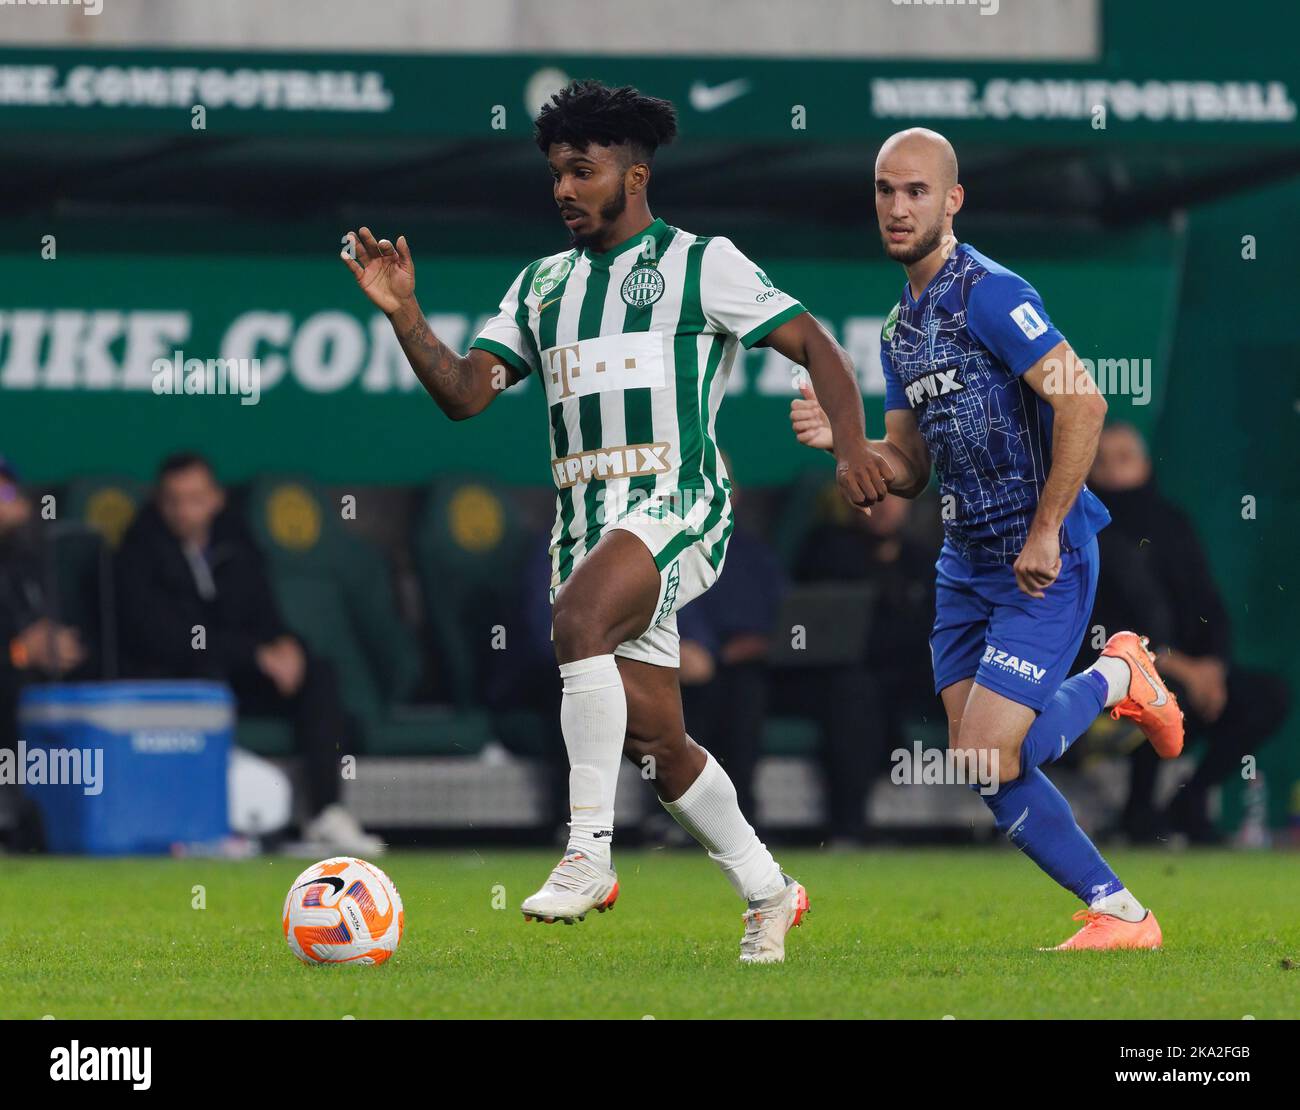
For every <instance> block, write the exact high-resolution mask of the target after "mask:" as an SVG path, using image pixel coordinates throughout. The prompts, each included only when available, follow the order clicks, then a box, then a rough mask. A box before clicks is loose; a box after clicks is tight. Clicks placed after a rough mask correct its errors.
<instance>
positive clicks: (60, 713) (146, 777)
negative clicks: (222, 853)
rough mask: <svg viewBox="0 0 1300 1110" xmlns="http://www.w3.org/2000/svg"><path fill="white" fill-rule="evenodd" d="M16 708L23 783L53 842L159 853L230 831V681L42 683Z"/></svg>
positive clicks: (79, 848) (107, 851)
mask: <svg viewBox="0 0 1300 1110" xmlns="http://www.w3.org/2000/svg"><path fill="white" fill-rule="evenodd" d="M18 717H19V728H20V731H19V739H20V741H21V743H22V744H23V745H25V749H26V759H25V762H24V768H25V770H24V775H25V779H26V783H25V787H24V788H25V790H26V791H27V793H28V794H29V795H30V796H31V797H32V798H34V799H35V801H36V803H37V805H38V806H39V807H40V810H41V814H42V817H43V818H44V822H45V837H46V841H47V843H48V845H49V849H50V851H52V852H75V853H86V854H89V855H122V854H126V853H140V854H144V853H159V852H169V851H171V849H172V846H173V845H175V844H178V843H180V844H193V843H195V842H211V841H216V840H219V839H220V838H222V837H224V836H226V835H228V833H229V831H230V828H229V816H228V812H227V803H226V789H227V788H226V776H227V766H228V764H229V761H230V747H231V743H232V736H233V732H234V726H235V703H234V698H233V697H232V696H231V693H230V690H229V689H228V688H227V687H226V686H225V685H224V684H222V683H219V682H84V683H69V684H66V685H58V684H55V685H50V686H35V687H29V688H28V689H26V690H24V691H23V694H22V701H21V703H20V707H19V714H18ZM42 761H44V769H43V771H42V770H41V769H40V765H41V763H42ZM96 767H97V768H98V770H97V771H96ZM37 774H40V775H41V777H42V778H43V779H44V780H45V781H44V782H42V783H34V782H33V781H32V779H34V778H36V777H37ZM96 776H97V779H98V781H95V782H88V781H85V780H89V779H92V778H94V777H96ZM51 778H54V779H57V780H58V781H56V782H51V781H50V780H51ZM69 780H73V781H69Z"/></svg>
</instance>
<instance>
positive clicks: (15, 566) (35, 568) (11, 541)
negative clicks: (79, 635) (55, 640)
mask: <svg viewBox="0 0 1300 1110" xmlns="http://www.w3.org/2000/svg"><path fill="white" fill-rule="evenodd" d="M48 610H49V606H48V605H47V604H46V596H45V571H44V565H43V562H42V559H41V553H40V549H39V548H38V547H37V546H36V544H35V543H34V542H33V541H32V540H31V537H30V536H28V535H27V534H26V533H25V532H16V533H14V534H12V535H9V536H5V537H3V539H0V647H2V648H3V654H4V658H5V661H6V662H7V661H8V659H9V642H10V641H11V640H12V639H13V638H14V637H15V636H17V635H18V634H19V633H20V632H22V631H23V630H24V629H26V628H29V627H31V626H32V625H33V624H35V623H36V622H37V621H38V620H40V619H41V617H48V616H53V614H52V613H50V612H49V611H48Z"/></svg>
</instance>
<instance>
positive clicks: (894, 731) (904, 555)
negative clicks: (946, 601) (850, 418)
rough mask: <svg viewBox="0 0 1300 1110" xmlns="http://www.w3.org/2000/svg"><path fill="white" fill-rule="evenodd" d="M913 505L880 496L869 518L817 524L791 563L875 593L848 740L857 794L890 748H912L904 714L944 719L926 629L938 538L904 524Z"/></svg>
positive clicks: (807, 573)
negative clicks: (865, 585)
mask: <svg viewBox="0 0 1300 1110" xmlns="http://www.w3.org/2000/svg"><path fill="white" fill-rule="evenodd" d="M912 507H913V503H912V502H911V501H908V500H906V499H905V498H902V497H892V496H891V497H886V498H885V499H884V500H883V501H881V502H879V503H878V504H876V505H873V506H872V508H871V515H870V516H866V515H864V514H862V513H852V514H850V513H845V512H841V511H840V510H839V506H834V517H833V519H831V520H828V521H826V522H825V523H822V524H819V525H818V526H816V527H815V528H814V529H813V530H812V531H811V532H810V533H809V534H808V537H807V538H806V539H805V540H804V543H803V546H802V547H801V549H800V552H799V555H798V557H797V559H796V561H795V578H796V579H797V580H799V581H800V582H864V581H865V582H871V583H874V584H875V585H876V586H877V587H878V590H879V593H878V596H877V597H876V600H875V605H874V608H873V611H872V616H871V623H870V626H869V629H868V633H867V641H866V643H865V644H863V646H862V662H863V667H862V669H861V671H860V674H859V677H858V679H857V681H858V682H859V683H860V684H861V689H860V690H859V691H858V692H857V693H856V694H855V701H856V703H857V706H858V709H857V713H856V714H855V718H854V721H853V743H854V744H855V746H856V747H857V748H858V750H859V751H860V753H861V754H860V756H859V760H858V762H857V764H856V765H857V766H858V767H859V768H860V770H859V771H858V775H859V777H860V779H861V780H862V787H861V789H862V790H863V791H865V790H866V788H867V787H868V786H869V784H870V778H871V776H872V775H873V774H875V773H877V772H883V771H884V770H886V769H887V768H888V766H889V761H888V753H889V752H890V751H891V750H893V749H896V748H900V747H901V748H907V747H910V745H911V744H912V742H913V740H914V739H915V738H914V737H911V736H908V735H907V734H906V732H905V728H904V726H905V724H906V722H907V720H908V718H910V717H921V718H934V719H937V720H940V721H942V720H943V717H942V714H941V709H942V707H941V705H940V703H939V700H938V698H937V697H936V695H935V693H934V684H933V682H932V680H931V677H930V639H929V636H930V628H931V626H932V625H933V624H934V561H935V559H936V558H937V554H938V541H937V539H936V540H934V541H933V542H928V543H927V542H926V541H925V540H924V539H921V538H918V537H917V536H915V535H914V534H913V533H912V531H911V530H910V529H909V527H908V524H909V521H910V519H911V514H912Z"/></svg>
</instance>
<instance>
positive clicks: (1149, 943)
mask: <svg viewBox="0 0 1300 1110" xmlns="http://www.w3.org/2000/svg"><path fill="white" fill-rule="evenodd" d="M1074 920H1075V921H1082V922H1083V928H1082V929H1080V930H1079V931H1078V932H1077V933H1075V934H1074V936H1072V937H1071V938H1070V939H1069V940H1067V941H1066V942H1065V943H1064V944H1058V945H1057V946H1056V947H1055V948H1048V949H1046V950H1045V951H1048V952H1074V951H1078V950H1080V949H1083V948H1159V947H1160V946H1161V944H1163V943H1164V937H1163V936H1162V935H1161V933H1160V922H1158V921H1157V920H1156V915H1155V914H1153V913H1152V912H1151V911H1150V910H1147V915H1146V917H1144V918H1143V919H1142V920H1141V921H1125V920H1124V919H1123V918H1122V917H1115V916H1114V915H1112V914H1109V913H1096V912H1095V911H1093V910H1079V912H1078V913H1076V914H1075V915H1074Z"/></svg>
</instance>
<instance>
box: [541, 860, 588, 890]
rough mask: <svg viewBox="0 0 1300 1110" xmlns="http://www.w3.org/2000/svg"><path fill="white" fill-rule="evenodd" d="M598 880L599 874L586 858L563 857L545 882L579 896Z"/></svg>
mask: <svg viewBox="0 0 1300 1110" xmlns="http://www.w3.org/2000/svg"><path fill="white" fill-rule="evenodd" d="M599 880H600V873H599V872H598V871H597V870H596V869H595V868H594V867H592V865H591V864H590V863H589V862H588V861H587V857H586V856H565V857H564V858H563V859H562V860H560V862H559V863H557V864H556V865H555V870H554V871H552V872H551V877H550V878H549V879H547V880H546V881H547V883H548V885H550V886H555V887H559V888H560V889H561V890H567V891H571V892H572V893H574V894H581V893H583V892H584V891H585V890H586V889H587V887H589V886H590V885H591V884H592V883H594V882H598V881H599Z"/></svg>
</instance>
